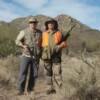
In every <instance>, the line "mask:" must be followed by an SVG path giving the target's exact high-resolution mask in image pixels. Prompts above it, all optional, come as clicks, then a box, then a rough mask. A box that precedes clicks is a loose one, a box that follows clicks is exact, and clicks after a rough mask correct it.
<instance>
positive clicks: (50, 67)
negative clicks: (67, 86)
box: [42, 19, 66, 94]
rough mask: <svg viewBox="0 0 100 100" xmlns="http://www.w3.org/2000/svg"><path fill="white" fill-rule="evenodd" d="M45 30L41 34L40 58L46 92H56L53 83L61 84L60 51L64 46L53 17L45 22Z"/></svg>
mask: <svg viewBox="0 0 100 100" xmlns="http://www.w3.org/2000/svg"><path fill="white" fill-rule="evenodd" d="M45 28H46V31H45V32H43V34H42V48H43V53H42V59H43V60H44V67H45V69H46V78H47V79H46V80H47V87H48V90H47V94H52V93H56V89H55V87H54V83H56V85H57V86H59V87H61V86H62V77H61V72H62V71H61V52H62V48H65V47H66V41H62V33H61V32H60V31H59V30H58V23H57V21H55V20H54V19H51V20H49V21H46V22H45Z"/></svg>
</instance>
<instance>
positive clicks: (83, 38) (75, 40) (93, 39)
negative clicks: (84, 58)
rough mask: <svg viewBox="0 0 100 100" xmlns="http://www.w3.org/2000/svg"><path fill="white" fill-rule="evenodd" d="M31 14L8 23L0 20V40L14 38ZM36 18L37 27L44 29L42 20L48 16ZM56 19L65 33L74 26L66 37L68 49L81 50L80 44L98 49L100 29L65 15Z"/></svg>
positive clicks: (89, 49)
mask: <svg viewBox="0 0 100 100" xmlns="http://www.w3.org/2000/svg"><path fill="white" fill-rule="evenodd" d="M30 17H31V16H28V17H24V18H17V19H15V20H13V21H11V22H9V23H6V22H3V21H1V22H0V40H2V39H3V40H4V39H7V38H8V39H11V40H14V39H15V38H16V36H17V34H18V32H19V31H20V30H21V29H23V28H25V27H27V21H28V19H29V18H30ZM34 17H36V18H37V19H38V21H39V24H38V28H39V29H41V30H44V22H45V21H46V20H48V19H49V18H50V17H48V16H44V15H37V16H34ZM55 19H56V20H57V21H58V24H59V29H60V30H61V31H62V32H63V33H64V34H67V32H68V30H69V28H70V27H71V26H72V25H75V27H74V28H73V29H72V31H71V36H70V37H69V39H68V45H69V49H70V50H74V51H78V50H81V48H82V45H83V44H85V46H86V48H87V50H88V51H95V50H99V49H100V31H98V30H95V29H91V28H90V27H88V26H87V25H84V24H82V23H81V22H79V21H78V20H76V19H74V18H72V17H70V16H67V15H59V16H57V17H55Z"/></svg>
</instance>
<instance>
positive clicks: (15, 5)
mask: <svg viewBox="0 0 100 100" xmlns="http://www.w3.org/2000/svg"><path fill="white" fill-rule="evenodd" d="M38 14H39V15H40V14H43V15H47V16H51V17H56V16H57V15H60V14H66V15H69V16H71V17H73V18H75V19H77V20H79V21H80V22H82V23H84V24H86V25H88V26H90V27H92V28H95V29H99V30H100V0H0V20H3V21H7V22H9V21H11V20H13V19H15V18H18V17H25V16H30V15H33V16H34V15H38Z"/></svg>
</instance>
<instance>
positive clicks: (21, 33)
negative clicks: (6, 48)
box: [15, 31, 25, 46]
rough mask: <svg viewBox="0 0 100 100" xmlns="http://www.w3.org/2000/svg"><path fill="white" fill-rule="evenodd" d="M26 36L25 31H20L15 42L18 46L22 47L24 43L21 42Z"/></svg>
mask: <svg viewBox="0 0 100 100" xmlns="http://www.w3.org/2000/svg"><path fill="white" fill-rule="evenodd" d="M24 36H25V32H24V31H20V33H19V35H18V36H17V39H16V40H15V43H16V45H17V46H21V45H22V42H21V40H22V39H23V38H24Z"/></svg>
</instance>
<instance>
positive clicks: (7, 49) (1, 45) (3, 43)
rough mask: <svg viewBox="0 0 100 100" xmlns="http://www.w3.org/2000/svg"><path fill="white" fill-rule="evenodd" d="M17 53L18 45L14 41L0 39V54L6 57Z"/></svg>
mask: <svg viewBox="0 0 100 100" xmlns="http://www.w3.org/2000/svg"><path fill="white" fill-rule="evenodd" d="M18 53H19V49H18V47H17V46H16V45H15V41H13V40H9V39H3V40H0V56H1V57H6V56H8V55H11V54H13V55H17V54H18Z"/></svg>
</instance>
